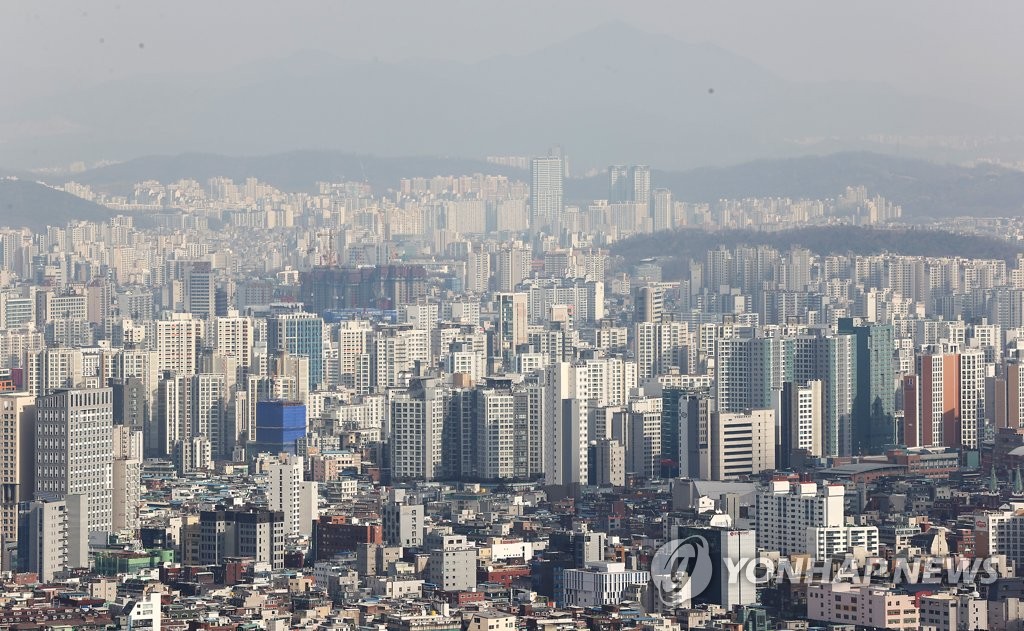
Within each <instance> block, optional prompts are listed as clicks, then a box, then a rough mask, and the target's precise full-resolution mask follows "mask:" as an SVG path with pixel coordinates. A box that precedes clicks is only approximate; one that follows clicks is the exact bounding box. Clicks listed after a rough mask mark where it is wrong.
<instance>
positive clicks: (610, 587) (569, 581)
mask: <svg viewBox="0 0 1024 631" xmlns="http://www.w3.org/2000/svg"><path fill="white" fill-rule="evenodd" d="M562 580H563V583H562V599H561V603H560V604H562V605H563V606H566V607H600V606H602V605H617V604H619V603H620V602H622V600H623V594H624V593H625V592H626V590H627V589H628V588H629V587H631V586H634V585H646V584H647V583H648V582H649V581H650V580H651V573H650V572H646V571H637V570H627V569H626V564H625V563H617V562H612V561H593V562H591V563H588V564H587V566H586V568H584V569H570V570H565V572H564V573H563V575H562Z"/></svg>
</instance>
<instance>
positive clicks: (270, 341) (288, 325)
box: [267, 310, 324, 391]
mask: <svg viewBox="0 0 1024 631" xmlns="http://www.w3.org/2000/svg"><path fill="white" fill-rule="evenodd" d="M267 350H268V351H269V352H270V353H272V354H275V355H278V356H280V355H284V354H288V355H298V356H302V357H308V358H309V389H310V390H311V391H312V390H316V389H317V388H318V387H319V386H320V383H321V382H323V378H324V321H323V319H322V318H320V317H319V316H317V315H315V314H312V313H306V312H305V311H292V310H286V311H280V312H277V313H273V312H272V313H271V315H270V317H268V318H267Z"/></svg>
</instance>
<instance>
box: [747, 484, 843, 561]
mask: <svg viewBox="0 0 1024 631" xmlns="http://www.w3.org/2000/svg"><path fill="white" fill-rule="evenodd" d="M845 493H846V490H845V489H844V488H843V487H842V486H841V485H838V484H827V485H824V486H822V487H820V488H819V487H818V485H817V484H815V483H814V482H800V483H793V484H790V482H789V481H788V480H773V481H772V482H771V483H770V484H769V485H768V487H767V488H764V489H761V490H760V491H759V492H758V493H757V495H756V496H755V497H756V503H755V506H756V508H755V510H756V513H755V523H756V528H755V529H756V530H757V547H758V549H761V550H769V551H778V552H779V553H781V554H783V555H793V554H808V553H810V552H812V551H811V550H809V549H808V541H809V539H808V533H807V531H808V529H810V528H842V527H843V526H845V512H844V511H845V509H844V506H843V500H844V496H845Z"/></svg>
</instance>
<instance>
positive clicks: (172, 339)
mask: <svg viewBox="0 0 1024 631" xmlns="http://www.w3.org/2000/svg"><path fill="white" fill-rule="evenodd" d="M152 325H153V330H154V338H155V341H156V352H157V365H156V369H157V371H158V372H164V371H168V370H169V371H173V372H176V373H178V374H179V375H192V374H195V373H196V372H197V371H198V368H199V354H200V350H201V349H202V341H203V336H204V335H205V332H206V327H205V324H204V323H203V321H202V320H201V319H199V318H196V317H194V316H193V315H192V314H189V313H171V314H167V315H166V316H165V318H164V319H161V320H156V321H154V322H153V323H152Z"/></svg>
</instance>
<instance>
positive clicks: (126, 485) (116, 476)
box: [111, 425, 142, 533]
mask: <svg viewBox="0 0 1024 631" xmlns="http://www.w3.org/2000/svg"><path fill="white" fill-rule="evenodd" d="M113 430H114V431H113V455H114V461H113V480H112V484H111V489H112V495H113V497H114V503H113V513H112V516H111V520H112V522H113V523H112V528H113V530H114V531H115V532H120V531H128V532H132V533H134V532H136V531H138V529H139V525H140V524H139V507H140V505H141V502H142V432H140V431H135V430H133V429H132V428H131V427H130V426H128V425H115V426H114V428H113Z"/></svg>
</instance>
